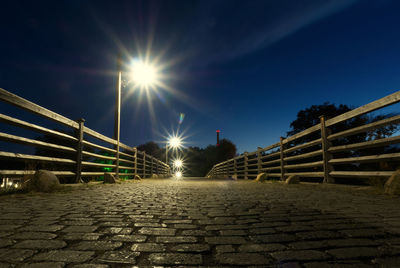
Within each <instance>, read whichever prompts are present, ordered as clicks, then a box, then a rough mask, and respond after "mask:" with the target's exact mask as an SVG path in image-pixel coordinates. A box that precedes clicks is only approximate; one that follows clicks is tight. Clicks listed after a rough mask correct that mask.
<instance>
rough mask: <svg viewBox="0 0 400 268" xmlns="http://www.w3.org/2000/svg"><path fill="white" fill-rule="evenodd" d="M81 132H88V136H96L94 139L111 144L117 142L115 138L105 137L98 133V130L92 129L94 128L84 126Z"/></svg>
mask: <svg viewBox="0 0 400 268" xmlns="http://www.w3.org/2000/svg"><path fill="white" fill-rule="evenodd" d="M83 132H84V133H86V134H88V135H90V136H92V137H94V138H96V139H99V140H102V141H105V142H108V143H110V144H112V145H116V144H117V141H116V140H114V139H111V138H109V137H107V136H105V135H103V134H100V133H99V132H97V131H94V130H92V129H90V128H88V127H86V126H85V127H84V128H83Z"/></svg>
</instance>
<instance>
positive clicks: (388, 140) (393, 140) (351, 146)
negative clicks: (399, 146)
mask: <svg viewBox="0 0 400 268" xmlns="http://www.w3.org/2000/svg"><path fill="white" fill-rule="evenodd" d="M399 142H400V136H394V137H390V138H383V139H379V140H373V141H364V142H358V143H353V144H348V145H340V146H332V147H331V148H329V150H328V151H329V152H332V153H334V152H340V151H347V150H354V149H365V148H371V147H378V146H386V145H390V144H394V143H399Z"/></svg>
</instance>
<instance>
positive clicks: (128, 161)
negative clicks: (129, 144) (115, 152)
mask: <svg viewBox="0 0 400 268" xmlns="http://www.w3.org/2000/svg"><path fill="white" fill-rule="evenodd" d="M119 161H120V162H126V163H129V164H135V161H131V160H127V159H124V158H120V159H119Z"/></svg>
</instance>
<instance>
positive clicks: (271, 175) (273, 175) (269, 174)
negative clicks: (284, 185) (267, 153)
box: [268, 173, 281, 178]
mask: <svg viewBox="0 0 400 268" xmlns="http://www.w3.org/2000/svg"><path fill="white" fill-rule="evenodd" d="M268 177H277V178H280V177H281V173H268Z"/></svg>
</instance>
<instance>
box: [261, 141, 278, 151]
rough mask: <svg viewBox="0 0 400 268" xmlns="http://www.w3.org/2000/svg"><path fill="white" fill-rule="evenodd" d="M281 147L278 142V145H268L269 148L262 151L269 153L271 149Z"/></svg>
mask: <svg viewBox="0 0 400 268" xmlns="http://www.w3.org/2000/svg"><path fill="white" fill-rule="evenodd" d="M279 146H280V142H277V143H274V144H271V145H268V146H267V147H264V148H262V149H260V151H262V152H265V151H269V150H271V149H274V148H278V147H279Z"/></svg>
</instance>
